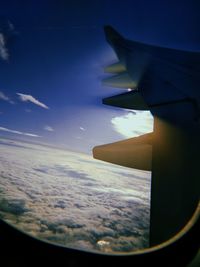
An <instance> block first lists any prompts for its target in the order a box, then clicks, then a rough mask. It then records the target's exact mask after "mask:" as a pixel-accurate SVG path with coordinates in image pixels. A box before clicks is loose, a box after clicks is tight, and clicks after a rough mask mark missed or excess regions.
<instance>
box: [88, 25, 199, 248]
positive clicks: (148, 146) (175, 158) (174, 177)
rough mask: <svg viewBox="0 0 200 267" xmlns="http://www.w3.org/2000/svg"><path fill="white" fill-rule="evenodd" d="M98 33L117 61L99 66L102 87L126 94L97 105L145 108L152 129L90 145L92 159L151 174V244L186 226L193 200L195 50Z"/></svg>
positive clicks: (196, 100) (196, 116)
mask: <svg viewBox="0 0 200 267" xmlns="http://www.w3.org/2000/svg"><path fill="white" fill-rule="evenodd" d="M104 30H105V36H106V40H107V41H108V43H109V44H110V45H111V46H112V48H113V49H114V51H115V53H116V55H117V58H118V61H117V62H116V63H114V64H112V65H109V66H107V67H105V68H104V71H105V72H106V73H108V74H109V75H112V76H109V77H107V78H106V79H104V80H103V85H106V86H111V87H116V88H124V89H126V92H125V93H123V94H120V95H116V96H111V97H108V98H105V99H103V104H105V105H110V106H115V107H119V108H126V109H134V110H150V112H151V113H152V115H153V117H154V131H153V133H152V134H147V135H144V136H140V137H136V138H131V139H128V140H124V141H120V142H116V143H113V144H107V145H100V146H96V147H95V148H94V149H93V156H94V158H96V159H100V160H104V161H107V162H110V163H115V164H119V165H122V166H128V167H131V168H137V169H142V170H151V171H152V186H151V221H150V243H151V245H156V244H159V243H162V242H163V241H165V240H167V239H169V238H171V237H172V236H173V235H175V234H176V233H177V232H178V231H179V230H180V229H181V228H182V227H183V226H184V225H185V224H186V223H187V221H188V220H189V218H190V217H191V216H192V214H193V212H194V210H195V208H196V206H197V204H198V200H199V189H200V182H199V181H200V179H199V164H200V157H199V150H200V138H199V136H200V90H199V84H200V52H193V51H182V50H175V49H170V48H163V47H157V46H152V45H148V44H143V43H139V42H135V41H130V40H127V39H125V38H123V37H122V36H121V35H120V34H119V33H117V32H116V31H115V30H114V29H113V28H112V27H111V26H105V28H104ZM128 88H131V89H132V90H131V91H130V92H127V89H128Z"/></svg>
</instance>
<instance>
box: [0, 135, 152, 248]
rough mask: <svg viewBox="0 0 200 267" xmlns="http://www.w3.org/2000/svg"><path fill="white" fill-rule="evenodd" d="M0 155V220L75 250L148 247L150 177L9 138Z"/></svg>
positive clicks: (80, 156) (141, 172) (146, 174)
mask: <svg viewBox="0 0 200 267" xmlns="http://www.w3.org/2000/svg"><path fill="white" fill-rule="evenodd" d="M2 143H3V144H4V145H3V144H2ZM6 144H8V145H6ZM44 155H45V156H44ZM0 156H1V158H0V169H1V171H2V173H3V175H2V179H0V190H1V194H0V216H1V217H2V219H3V220H5V221H7V222H9V223H11V224H12V225H13V226H15V227H17V228H18V229H21V230H23V231H24V232H26V233H28V234H31V235H34V236H35V237H37V238H41V239H45V240H49V241H50V242H54V243H57V244H61V245H65V246H68V247H73V248H80V249H91V250H93V251H94V250H96V251H99V252H110V253H117V252H131V251H133V250H136V249H141V248H145V247H147V246H148V233H149V215H150V185H151V179H150V173H147V172H143V171H139V170H134V169H130V168H125V167H121V166H117V165H113V164H108V163H104V162H99V161H96V160H94V159H93V158H92V157H91V156H87V155H84V154H79V153H75V152H70V151H64V150H58V149H56V150H55V149H52V148H50V147H46V146H40V145H38V144H37V145H36V144H29V143H28V142H26V143H24V142H19V141H14V140H7V139H1V144H0ZM103 177H109V178H108V179H103ZM122 177H123V179H122Z"/></svg>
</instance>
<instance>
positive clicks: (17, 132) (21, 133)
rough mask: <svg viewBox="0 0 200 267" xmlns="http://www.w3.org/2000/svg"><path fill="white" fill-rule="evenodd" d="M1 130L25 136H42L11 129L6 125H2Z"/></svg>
mask: <svg viewBox="0 0 200 267" xmlns="http://www.w3.org/2000/svg"><path fill="white" fill-rule="evenodd" d="M0 131H3V132H9V133H13V134H19V135H25V136H30V137H41V136H39V135H37V134H32V133H25V132H20V131H16V130H11V129H8V128H5V127H0Z"/></svg>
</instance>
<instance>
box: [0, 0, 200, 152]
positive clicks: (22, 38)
mask: <svg viewBox="0 0 200 267" xmlns="http://www.w3.org/2000/svg"><path fill="white" fill-rule="evenodd" d="M199 20H200V18H199V4H198V1H191V0H190V1H170V0H169V1H145V0H140V1H135V0H126V1H125V0H124V1H116V0H115V1H114V0H110V1H109V0H82V1H81V0H69V1H64V0H60V1H51V0H49V1H45V0H44V1H17V0H13V1H9V0H7V1H1V11H0V72H1V77H0V136H9V137H12V138H21V139H25V140H35V141H38V142H43V143H51V144H56V145H60V146H62V147H64V148H69V149H72V150H78V151H82V152H86V153H89V152H90V151H91V149H92V147H93V146H95V145H100V144H104V143H109V142H113V141H116V140H121V139H124V138H128V137H131V136H135V135H138V134H142V133H144V132H145V131H148V130H149V129H150V128H151V124H152V120H151V118H149V116H148V115H147V114H146V113H137V114H135V113H134V112H131V111H127V110H121V109H117V108H111V107H108V106H103V105H102V104H101V101H102V98H104V97H106V96H111V95H113V94H116V93H120V92H121V90H118V89H111V88H106V87H103V86H102V85H101V79H102V77H103V75H104V74H103V66H105V65H108V64H109V63H110V62H113V61H114V60H116V57H115V55H114V52H113V51H112V49H111V48H110V47H109V45H108V44H107V43H106V41H105V38H104V33H103V26H104V25H106V24H110V25H112V26H113V27H115V28H116V29H117V30H118V31H119V32H121V34H123V35H124V36H126V37H127V38H129V39H133V40H138V41H142V42H146V43H150V44H157V45H161V46H167V47H174V48H181V49H190V50H200V49H199V48H200V33H199V30H198V26H199V25H200V21H199ZM124 128H125V130H124Z"/></svg>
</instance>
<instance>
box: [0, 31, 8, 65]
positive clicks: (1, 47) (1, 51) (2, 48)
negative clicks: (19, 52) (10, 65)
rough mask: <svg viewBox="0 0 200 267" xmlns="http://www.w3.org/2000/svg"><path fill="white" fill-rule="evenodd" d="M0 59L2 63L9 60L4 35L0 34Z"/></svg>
mask: <svg viewBox="0 0 200 267" xmlns="http://www.w3.org/2000/svg"><path fill="white" fill-rule="evenodd" d="M0 58H1V59H2V60H4V61H7V60H8V59H9V53H8V49H7V48H6V39H5V35H4V34H3V33H1V32H0Z"/></svg>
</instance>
